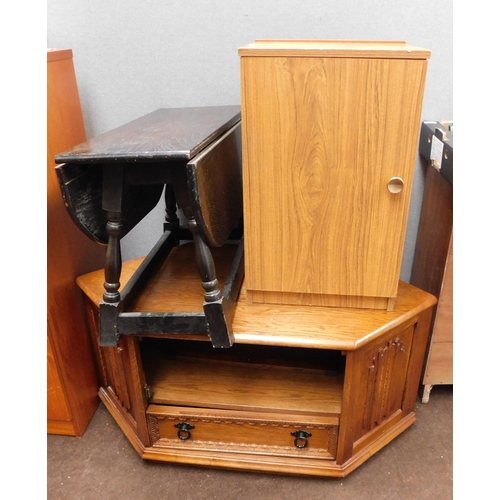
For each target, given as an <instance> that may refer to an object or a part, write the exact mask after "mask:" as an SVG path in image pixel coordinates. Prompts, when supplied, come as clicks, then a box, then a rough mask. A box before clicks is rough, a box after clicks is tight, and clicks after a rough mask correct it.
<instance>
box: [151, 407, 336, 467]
mask: <svg viewBox="0 0 500 500" xmlns="http://www.w3.org/2000/svg"><path fill="white" fill-rule="evenodd" d="M147 415H148V425H149V433H150V437H151V443H152V444H153V447H162V448H163V447H168V448H177V449H178V448H182V449H203V450H218V451H225V452H227V451H233V452H242V453H243V452H244V453H261V454H265V455H287V456H295V457H300V456H302V457H307V456H309V457H314V458H329V459H332V458H335V455H336V449H337V434H338V416H333V417H316V416H301V417H297V416H295V415H288V414H278V413H257V412H247V411H228V410H209V409H201V408H184V407H173V406H160V405H150V406H149V407H148V410H147Z"/></svg>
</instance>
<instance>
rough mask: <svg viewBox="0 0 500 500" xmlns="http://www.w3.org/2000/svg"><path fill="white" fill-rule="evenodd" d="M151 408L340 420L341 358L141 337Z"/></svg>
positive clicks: (313, 352) (311, 351) (311, 352)
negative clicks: (323, 417)
mask: <svg viewBox="0 0 500 500" xmlns="http://www.w3.org/2000/svg"><path fill="white" fill-rule="evenodd" d="M141 352H142V355H143V367H144V370H145V376H146V382H147V384H148V386H149V390H150V399H149V402H150V403H154V404H163V405H175V406H187V407H197V408H213V409H226V410H245V411H258V412H279V413H290V414H302V415H318V416H327V415H328V416H334V415H337V416H338V415H340V411H341V405H342V387H343V371H344V357H343V356H342V355H341V353H340V352H337V351H325V350H315V349H297V348H284V347H276V346H274V347H273V346H269V347H266V348H263V347H262V346H245V345H235V346H233V347H232V348H231V349H230V350H214V349H213V348H212V347H211V345H210V344H209V343H208V342H190V341H177V340H169V339H150V338H144V339H143V340H142V342H141Z"/></svg>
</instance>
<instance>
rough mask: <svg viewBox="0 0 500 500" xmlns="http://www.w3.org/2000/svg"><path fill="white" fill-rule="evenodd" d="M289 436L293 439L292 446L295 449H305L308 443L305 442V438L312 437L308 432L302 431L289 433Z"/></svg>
mask: <svg viewBox="0 0 500 500" xmlns="http://www.w3.org/2000/svg"><path fill="white" fill-rule="evenodd" d="M290 435H292V436H294V437H295V439H294V441H293V444H294V445H295V446H296V447H297V448H307V445H308V444H309V441H308V440H307V438H310V437H311V436H312V434H311V433H310V432H307V431H302V430H300V431H295V432H291V433H290Z"/></svg>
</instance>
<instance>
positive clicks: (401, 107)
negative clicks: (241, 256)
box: [242, 57, 427, 297]
mask: <svg viewBox="0 0 500 500" xmlns="http://www.w3.org/2000/svg"><path fill="white" fill-rule="evenodd" d="M426 65H427V61H420V60H419V61H415V60H413V61H409V60H389V59H349V58H302V57H289V58H286V57H245V58H242V96H243V107H242V118H243V120H242V123H243V146H244V157H243V166H244V201H245V233H246V238H245V245H246V250H245V259H246V266H247V267H246V277H245V279H246V286H247V288H248V289H249V290H267V291H280V292H295V293H317V294H337V295H355V296H373V297H394V296H396V293H397V284H398V278H399V273H400V267H401V259H402V251H403V244H404V237H405V231H406V222H407V215H408V207H409V202H410V195H411V187H412V180H413V169H414V164H415V158H416V145H417V139H418V132H419V124H420V115H421V102H422V96H423V90H424V80H425V72H426ZM393 177H400V178H402V179H403V180H404V188H403V190H402V191H401V192H400V193H398V194H393V193H391V192H389V190H388V188H387V184H388V182H389V180H390V179H391V178H393Z"/></svg>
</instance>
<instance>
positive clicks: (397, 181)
mask: <svg viewBox="0 0 500 500" xmlns="http://www.w3.org/2000/svg"><path fill="white" fill-rule="evenodd" d="M404 186H405V181H404V180H403V179H401V177H391V178H390V179H389V182H388V183H387V189H388V190H389V192H391V193H392V194H398V193H401V191H403V188H404Z"/></svg>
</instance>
